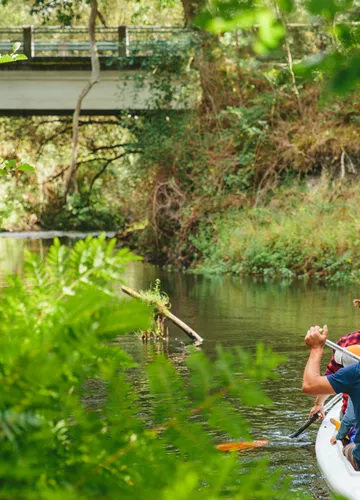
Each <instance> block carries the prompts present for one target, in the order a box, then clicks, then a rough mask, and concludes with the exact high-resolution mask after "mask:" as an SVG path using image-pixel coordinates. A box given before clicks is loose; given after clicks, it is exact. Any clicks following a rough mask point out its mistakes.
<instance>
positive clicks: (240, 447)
mask: <svg viewBox="0 0 360 500" xmlns="http://www.w3.org/2000/svg"><path fill="white" fill-rule="evenodd" d="M268 442H269V441H266V440H263V441H251V442H246V441H239V442H237V443H224V444H218V445H217V446H216V448H217V449H218V450H220V451H246V450H253V449H254V448H260V447H261V446H265V445H266V444H268Z"/></svg>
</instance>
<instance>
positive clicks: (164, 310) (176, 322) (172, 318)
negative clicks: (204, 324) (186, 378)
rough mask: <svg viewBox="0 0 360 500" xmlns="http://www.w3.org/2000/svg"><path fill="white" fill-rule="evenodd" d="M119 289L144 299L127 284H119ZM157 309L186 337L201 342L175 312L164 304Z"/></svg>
mask: <svg viewBox="0 0 360 500" xmlns="http://www.w3.org/2000/svg"><path fill="white" fill-rule="evenodd" d="M121 290H122V291H123V292H124V293H126V294H127V295H130V297H133V298H134V299H139V300H141V301H143V302H144V301H146V299H145V298H144V297H143V296H142V295H141V294H140V293H138V292H136V291H135V290H133V289H132V288H129V287H128V286H124V285H122V286H121ZM155 307H156V309H157V312H158V313H159V314H160V315H162V316H165V317H166V318H168V319H169V320H170V321H172V322H173V323H174V325H176V326H177V327H179V328H180V329H181V330H182V331H183V332H185V333H186V335H188V337H190V338H191V340H193V341H194V342H195V343H196V344H197V345H199V344H202V343H203V339H202V337H200V335H199V334H198V333H196V332H195V331H194V330H193V329H192V328H190V326H188V325H187V324H186V323H184V322H183V321H181V319H179V318H178V317H176V316H175V314H173V313H171V312H170V311H169V309H168V308H167V307H165V306H155Z"/></svg>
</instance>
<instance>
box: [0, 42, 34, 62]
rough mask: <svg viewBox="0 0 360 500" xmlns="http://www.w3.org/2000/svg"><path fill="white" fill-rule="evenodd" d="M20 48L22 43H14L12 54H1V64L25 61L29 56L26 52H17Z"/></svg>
mask: <svg viewBox="0 0 360 500" xmlns="http://www.w3.org/2000/svg"><path fill="white" fill-rule="evenodd" d="M19 48H20V43H14V45H13V49H12V52H11V54H0V64H5V63H10V62H14V61H25V60H26V59H27V57H26V56H25V55H24V54H17V51H18V50H19Z"/></svg>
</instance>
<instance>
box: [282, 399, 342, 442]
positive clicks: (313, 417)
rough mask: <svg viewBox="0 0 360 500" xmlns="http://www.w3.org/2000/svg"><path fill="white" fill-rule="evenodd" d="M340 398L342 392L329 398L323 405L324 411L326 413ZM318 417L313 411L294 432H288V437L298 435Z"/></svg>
mask: <svg viewBox="0 0 360 500" xmlns="http://www.w3.org/2000/svg"><path fill="white" fill-rule="evenodd" d="M341 398H342V394H336V395H335V396H334V397H333V398H331V399H330V401H329V402H328V403H327V404H326V405H325V406H324V411H325V413H327V412H328V411H329V410H331V408H332V407H333V406H335V405H336V403H338V402H339V401H340V399H341ZM318 418H319V414H318V413H315V415H313V416H312V417H311V418H309V420H308V421H307V422H305V424H304V425H302V426H301V427H300V428H299V429H298V430H297V431H296V432H293V433H292V434H290V436H289V438H292V439H294V438H296V437H298V436H300V434H302V433H303V432H304V431H305V430H306V429H307V428H308V427H310V425H311V424H312V423H313V422H315V420H317V419H318Z"/></svg>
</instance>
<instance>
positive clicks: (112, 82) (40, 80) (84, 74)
mask: <svg viewBox="0 0 360 500" xmlns="http://www.w3.org/2000/svg"><path fill="white" fill-rule="evenodd" d="M89 76H90V73H89V71H81V70H76V71H64V70H62V71H59V70H58V71H56V70H35V71H29V70H25V71H22V70H21V69H17V70H14V71H12V70H7V71H1V72H0V114H2V115H6V114H8V112H9V114H13V112H14V111H18V112H20V113H21V112H24V113H26V114H31V112H34V114H35V113H37V114H39V113H41V114H50V113H54V114H56V112H57V111H58V112H59V113H62V114H64V113H72V112H73V111H74V109H75V106H76V101H77V98H78V96H79V94H80V92H81V90H82V89H83V87H84V86H85V84H86V82H87V81H88V79H89ZM139 76H140V77H141V78H143V80H142V81H141V83H140V84H139ZM189 76H191V78H189ZM100 78H101V79H100V82H99V83H98V84H96V85H94V87H93V88H92V89H91V91H90V93H89V94H88V95H87V96H86V97H85V99H84V101H83V105H82V110H83V111H84V112H86V113H91V114H92V113H93V114H101V112H107V113H108V112H116V111H121V110H145V109H158V108H160V109H161V108H162V109H178V110H180V109H189V108H193V107H196V106H197V103H198V101H199V96H200V92H199V85H198V82H197V77H196V75H194V74H192V73H190V74H189V75H188V76H187V78H183V79H179V77H174V80H173V82H172V86H173V92H172V95H171V100H170V102H168V101H166V100H165V99H164V95H161V92H159V91H157V90H156V89H157V88H158V85H156V88H154V85H153V84H154V81H155V80H151V79H150V78H149V77H148V76H146V75H145V74H141V72H140V71H134V70H127V71H102V72H101V75H100ZM152 78H155V76H154V77H152ZM157 78H161V77H157ZM191 80H192V81H191ZM10 112H11V113H10Z"/></svg>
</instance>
